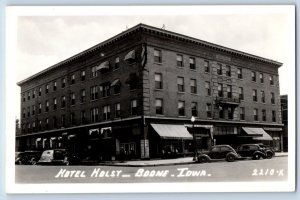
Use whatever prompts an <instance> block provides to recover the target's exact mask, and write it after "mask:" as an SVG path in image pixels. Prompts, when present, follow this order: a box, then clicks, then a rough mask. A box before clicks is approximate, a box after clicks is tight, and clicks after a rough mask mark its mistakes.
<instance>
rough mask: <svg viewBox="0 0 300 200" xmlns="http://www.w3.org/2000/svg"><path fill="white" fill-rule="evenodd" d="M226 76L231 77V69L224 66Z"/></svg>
mask: <svg viewBox="0 0 300 200" xmlns="http://www.w3.org/2000/svg"><path fill="white" fill-rule="evenodd" d="M226 76H231V67H230V66H229V65H226Z"/></svg>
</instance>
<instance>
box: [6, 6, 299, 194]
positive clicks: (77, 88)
mask: <svg viewBox="0 0 300 200" xmlns="http://www.w3.org/2000/svg"><path fill="white" fill-rule="evenodd" d="M6 11H7V12H6V16H7V19H6V22H7V23H6V33H7V38H6V42H7V43H6V51H7V56H8V59H7V64H6V68H7V74H6V89H7V93H6V98H7V100H8V101H7V104H6V107H7V108H10V109H8V110H7V111H6V119H7V122H6V124H7V133H6V144H7V145H6V157H7V159H6V161H5V165H6V170H7V173H6V191H7V192H8V193H128V192H137V193H141V192H274V191H282V192H291V191H294V190H295V162H296V160H295V155H296V143H295V138H296V132H295V131H296V130H295V108H296V107H295V86H296V85H295V84H296V83H295V7H294V6H291V5H290V6H287V5H277V6H275V5H265V6H246V5H244V6H103V7H101V6H99V7H97V6H95V7H25V6H24V7H22V6H19V7H13V6H12V7H7V8H6ZM13 159H15V160H13Z"/></svg>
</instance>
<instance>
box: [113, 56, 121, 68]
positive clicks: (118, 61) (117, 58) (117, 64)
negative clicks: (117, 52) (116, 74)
mask: <svg viewBox="0 0 300 200" xmlns="http://www.w3.org/2000/svg"><path fill="white" fill-rule="evenodd" d="M114 68H115V69H119V68H120V58H119V57H116V58H115V67H114Z"/></svg>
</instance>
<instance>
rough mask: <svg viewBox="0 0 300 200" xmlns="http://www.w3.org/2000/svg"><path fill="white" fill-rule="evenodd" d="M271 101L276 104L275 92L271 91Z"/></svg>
mask: <svg viewBox="0 0 300 200" xmlns="http://www.w3.org/2000/svg"><path fill="white" fill-rule="evenodd" d="M271 103H272V104H275V94H274V92H271Z"/></svg>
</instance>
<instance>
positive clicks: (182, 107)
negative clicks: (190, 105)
mask: <svg viewBox="0 0 300 200" xmlns="http://www.w3.org/2000/svg"><path fill="white" fill-rule="evenodd" d="M178 115H179V116H185V102H184V101H178Z"/></svg>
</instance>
